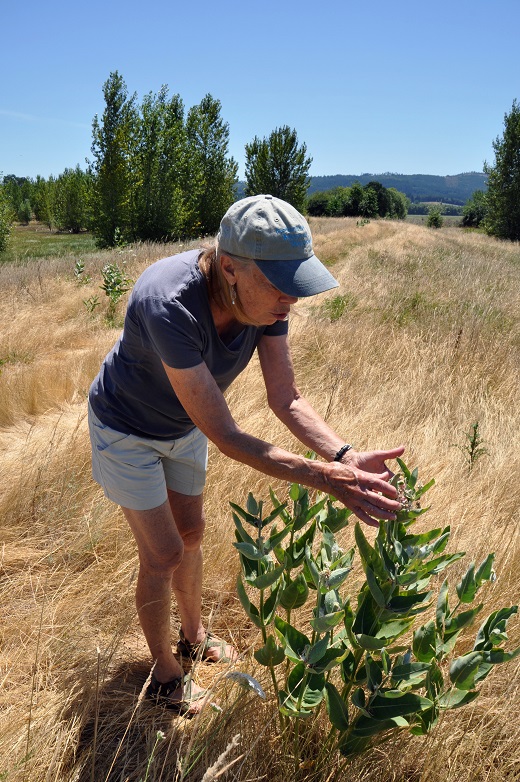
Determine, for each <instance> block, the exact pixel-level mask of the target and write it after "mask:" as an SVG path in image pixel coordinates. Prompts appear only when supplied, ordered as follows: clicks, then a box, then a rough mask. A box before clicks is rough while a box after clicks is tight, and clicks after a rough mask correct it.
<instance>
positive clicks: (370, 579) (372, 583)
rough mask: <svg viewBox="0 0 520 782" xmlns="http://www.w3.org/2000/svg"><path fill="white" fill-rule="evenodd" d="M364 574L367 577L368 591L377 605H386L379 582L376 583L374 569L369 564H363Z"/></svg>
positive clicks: (382, 606)
mask: <svg viewBox="0 0 520 782" xmlns="http://www.w3.org/2000/svg"><path fill="white" fill-rule="evenodd" d="M365 575H366V577H367V584H368V588H369V589H370V593H371V595H372V597H373V598H374V600H375V602H376V604H377V605H378V606H379V608H384V607H385V606H386V598H385V596H384V594H383V593H382V591H381V589H380V587H379V584H378V583H377V579H376V577H375V574H374V571H373V570H372V568H371V567H370V566H369V565H366V566H365Z"/></svg>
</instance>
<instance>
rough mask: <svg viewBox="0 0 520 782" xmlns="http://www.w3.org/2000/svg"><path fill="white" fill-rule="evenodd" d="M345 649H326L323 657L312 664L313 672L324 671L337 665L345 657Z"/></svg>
mask: <svg viewBox="0 0 520 782" xmlns="http://www.w3.org/2000/svg"><path fill="white" fill-rule="evenodd" d="M347 653H348V651H347V649H336V648H331V649H327V651H326V652H325V654H324V655H323V657H322V658H321V659H320V660H319V661H318V662H317V663H314V665H313V666H312V670H313V671H314V673H325V672H326V671H330V670H332V668H334V667H335V666H336V665H339V664H340V663H341V662H342V661H343V660H344V658H345V657H346V655H347Z"/></svg>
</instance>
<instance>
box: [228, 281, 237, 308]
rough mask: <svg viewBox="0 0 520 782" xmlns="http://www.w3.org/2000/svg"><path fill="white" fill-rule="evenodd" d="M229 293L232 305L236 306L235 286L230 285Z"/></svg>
mask: <svg viewBox="0 0 520 782" xmlns="http://www.w3.org/2000/svg"><path fill="white" fill-rule="evenodd" d="M229 293H230V296H231V304H233V305H234V304H236V300H237V289H236V286H235V285H230V286H229Z"/></svg>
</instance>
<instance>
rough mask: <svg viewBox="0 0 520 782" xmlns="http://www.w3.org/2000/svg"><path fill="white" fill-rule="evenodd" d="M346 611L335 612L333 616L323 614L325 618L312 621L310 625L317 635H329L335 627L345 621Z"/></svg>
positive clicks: (319, 617)
mask: <svg viewBox="0 0 520 782" xmlns="http://www.w3.org/2000/svg"><path fill="white" fill-rule="evenodd" d="M344 616H345V611H334V613H332V614H323V616H318V617H315V618H314V619H311V620H310V622H309V624H310V626H311V627H312V629H313V630H316V632H317V633H327V632H328V631H329V630H331V629H332V628H333V627H336V626H337V625H339V623H340V622H342V621H343V617H344Z"/></svg>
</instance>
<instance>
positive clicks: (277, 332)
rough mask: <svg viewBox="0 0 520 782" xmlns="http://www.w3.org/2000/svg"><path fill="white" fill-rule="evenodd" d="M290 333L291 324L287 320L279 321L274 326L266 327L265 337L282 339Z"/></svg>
mask: <svg viewBox="0 0 520 782" xmlns="http://www.w3.org/2000/svg"><path fill="white" fill-rule="evenodd" d="M288 331H289V322H288V321H287V320H277V321H276V323H273V325H272V326H266V327H265V330H264V336H266V337H281V336H283V335H284V334H287V332H288Z"/></svg>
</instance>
